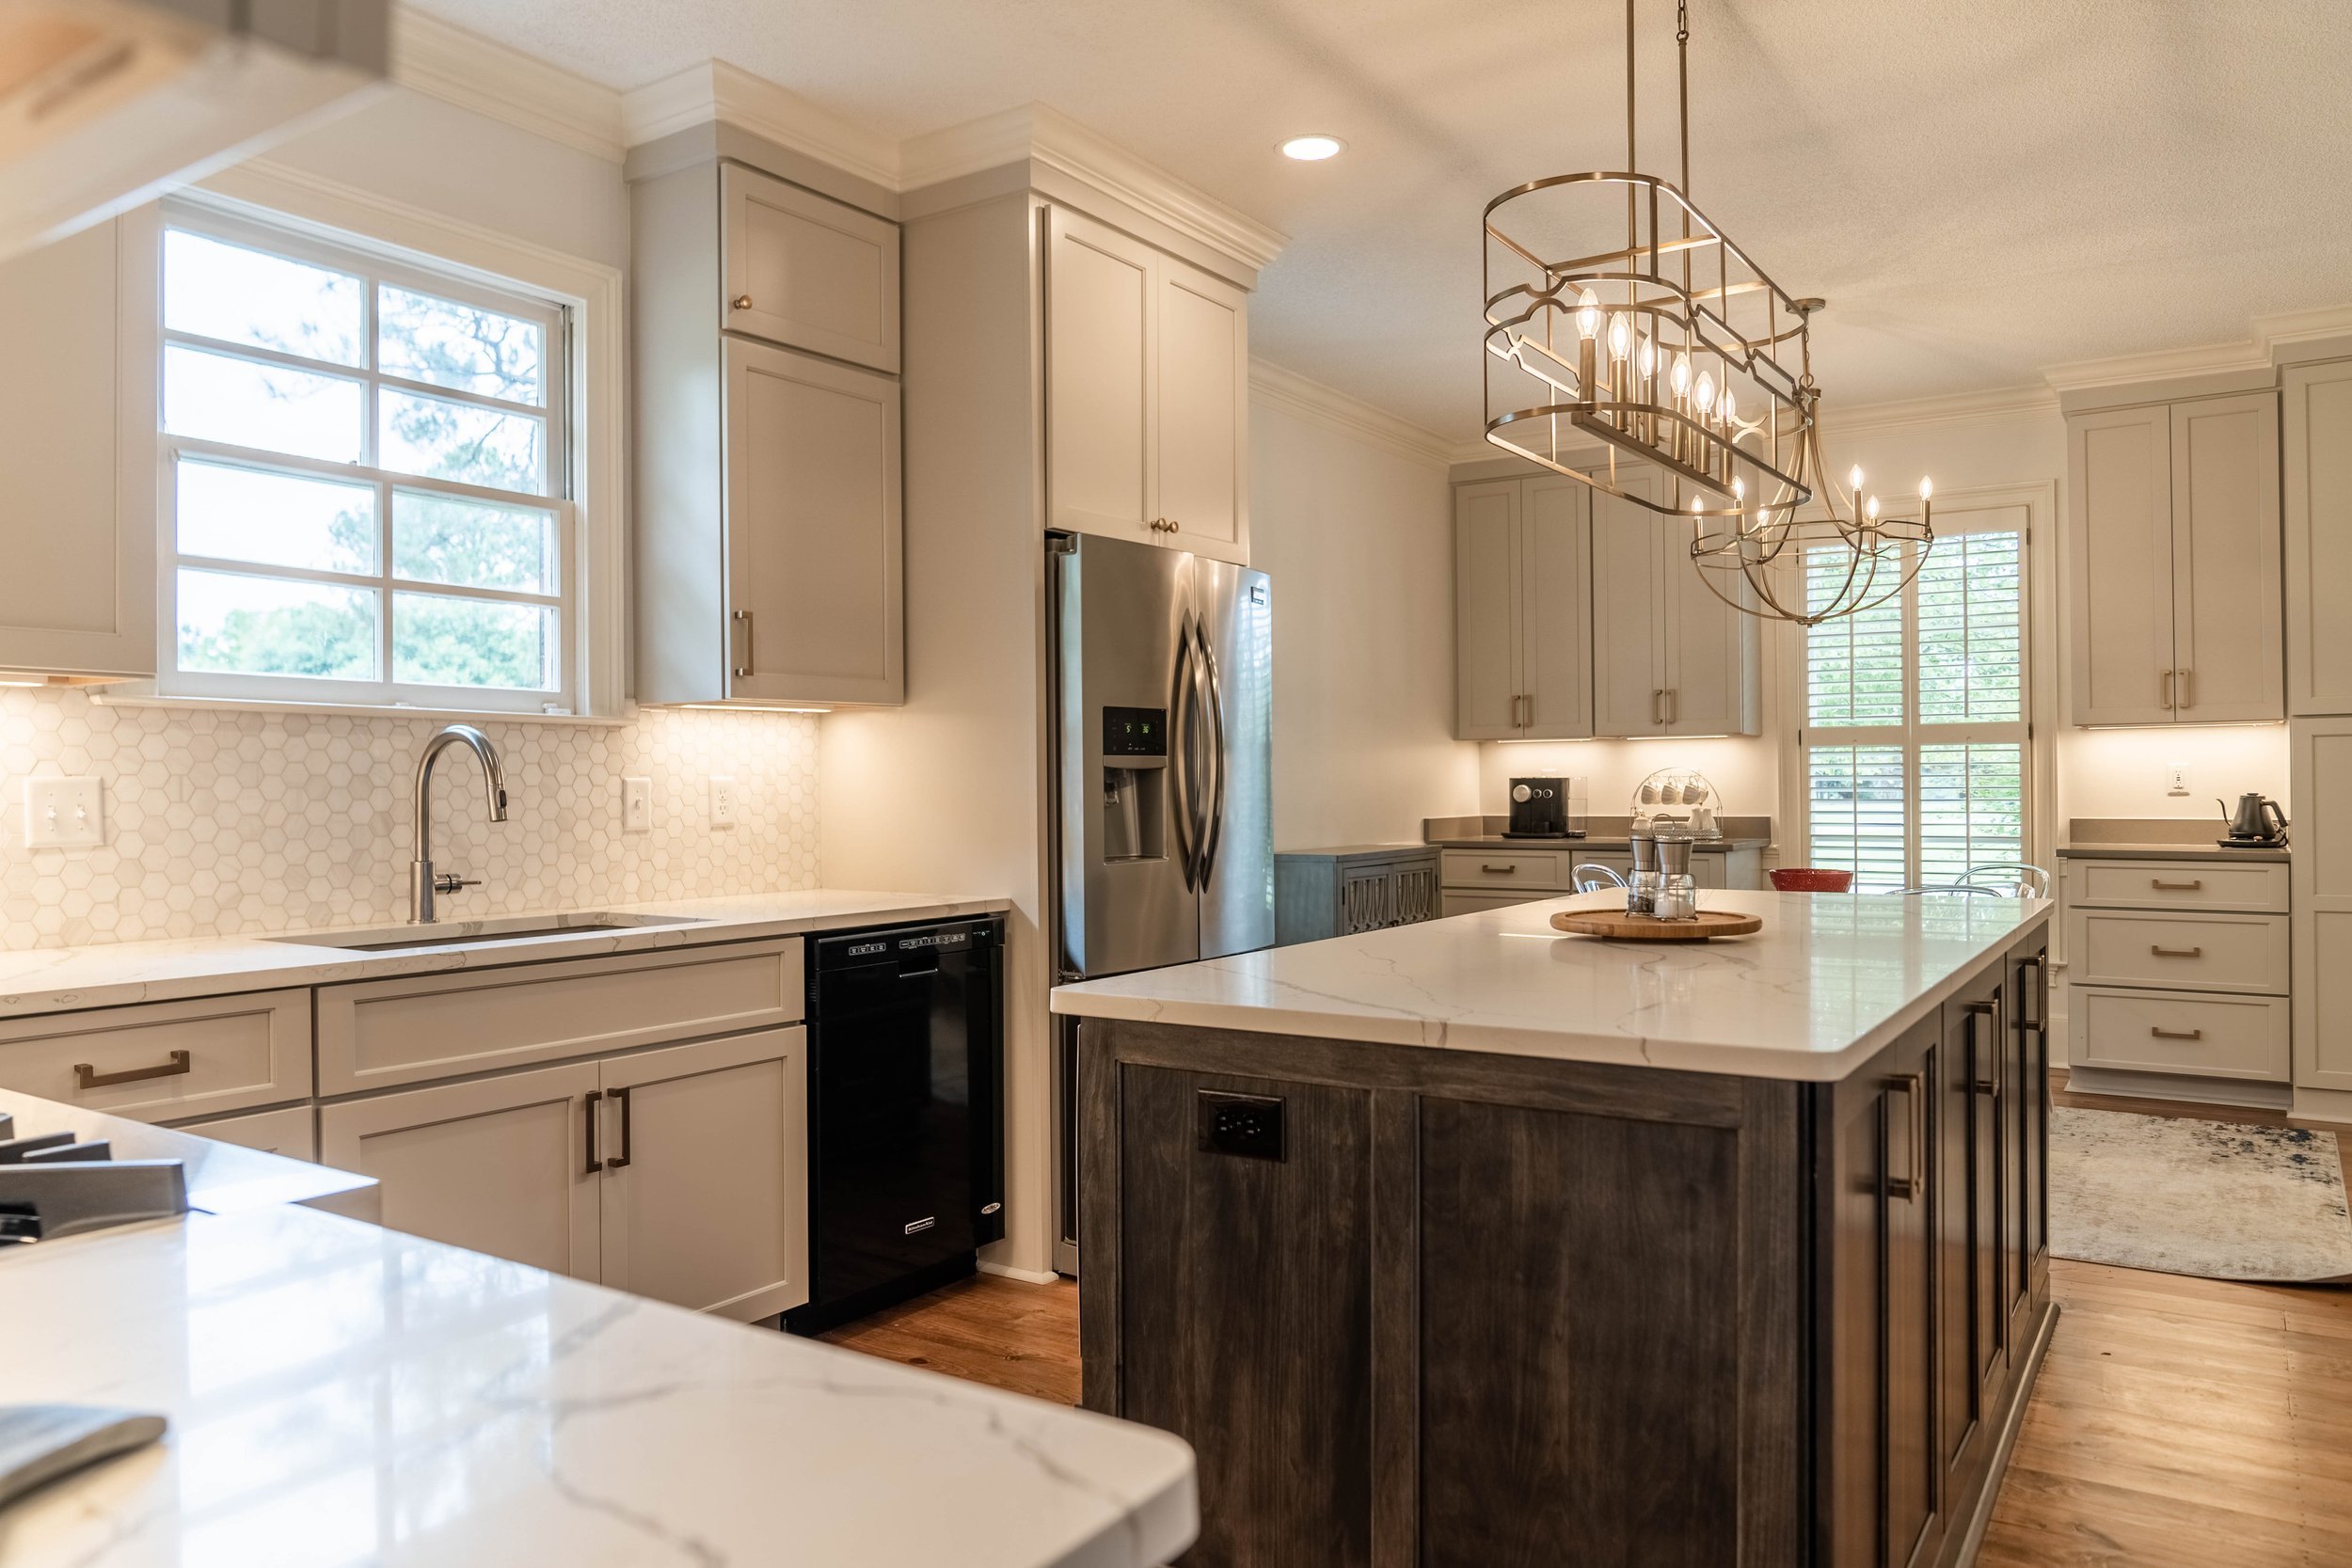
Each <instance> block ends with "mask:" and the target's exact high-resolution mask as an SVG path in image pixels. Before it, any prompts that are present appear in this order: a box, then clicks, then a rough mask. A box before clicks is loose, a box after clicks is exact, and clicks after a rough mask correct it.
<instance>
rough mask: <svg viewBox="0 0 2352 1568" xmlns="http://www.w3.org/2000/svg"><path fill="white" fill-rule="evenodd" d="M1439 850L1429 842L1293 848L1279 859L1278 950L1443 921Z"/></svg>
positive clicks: (1276, 897)
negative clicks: (1398, 927) (1439, 882)
mask: <svg viewBox="0 0 2352 1568" xmlns="http://www.w3.org/2000/svg"><path fill="white" fill-rule="evenodd" d="M1437 918H1438V851H1437V850H1436V849H1434V848H1432V847H1429V846H1427V845H1422V844H1359V845H1349V846H1346V847H1340V848H1331V849H1295V850H1291V849H1286V850H1284V851H1282V852H1281V853H1280V854H1278V855H1276V856H1275V857H1274V942H1275V945H1276V946H1278V947H1288V946H1290V945H1292V944H1293V943H1295V942H1321V941H1323V940H1325V939H1326V938H1327V937H1352V936H1356V935H1358V934H1359V933H1361V932H1364V931H1381V930H1386V929H1387V928H1388V927H1391V926H1411V925H1414V924H1416V923H1418V922H1420V921H1423V920H1435V919H1437Z"/></svg>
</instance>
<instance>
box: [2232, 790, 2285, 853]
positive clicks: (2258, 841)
mask: <svg viewBox="0 0 2352 1568" xmlns="http://www.w3.org/2000/svg"><path fill="white" fill-rule="evenodd" d="M2214 804H2215V805H2217V806H2219V807H2220V808H2221V815H2222V816H2225V817H2227V818H2228V819H2229V823H2230V836H2229V837H2228V838H2227V839H2224V840H2223V841H2222V842H2223V843H2225V844H2242V845H2261V846H2273V845H2280V844H2284V843H2285V842H2286V841H2287V816H2286V813H2284V812H2282V811H2280V809H2279V802H2278V801H2276V800H2272V799H2271V798H2270V797H2269V796H2267V795H2263V794H2260V793H2258V792H2256V791H2253V790H2249V791H2247V792H2246V793H2245V794H2243V795H2241V796H2239V797H2238V798H2237V810H2235V811H2234V812H2233V811H2232V810H2231V809H2230V807H2229V804H2228V802H2226V801H2224V800H2222V799H2221V798H2220V797H2219V796H2216V797H2215V798H2214Z"/></svg>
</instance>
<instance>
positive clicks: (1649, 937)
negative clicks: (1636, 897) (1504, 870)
mask: <svg viewBox="0 0 2352 1568" xmlns="http://www.w3.org/2000/svg"><path fill="white" fill-rule="evenodd" d="M1551 923H1552V925H1553V926H1554V927H1557V928H1558V929H1560V930H1563V931H1571V932H1574V933H1575V934H1576V935H1578V936H1581V937H1616V938H1619V939H1621V940H1624V941H1627V942H1705V941H1707V940H1708V938H1709V937H1743V936H1746V935H1747V934H1748V933H1749V932H1750V931H1760V930H1762V929H1763V928H1764V919H1763V917H1762V916H1761V915H1754V914H1732V913H1730V912H1729V911H1724V910H1701V911H1699V917H1698V918H1697V919H1696V920H1660V919H1658V918H1656V917H1655V916H1652V915H1646V914H1628V913H1626V912H1625V911H1623V910H1563V911H1561V912H1559V913H1558V914H1555V915H1553V916H1552V917H1551Z"/></svg>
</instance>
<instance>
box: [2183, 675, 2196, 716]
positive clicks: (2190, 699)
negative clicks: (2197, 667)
mask: <svg viewBox="0 0 2352 1568" xmlns="http://www.w3.org/2000/svg"><path fill="white" fill-rule="evenodd" d="M2181 705H2182V706H2183V707H2195V706H2196V705H2197V672H2196V671H2194V670H2184V671H2182V672H2181Z"/></svg>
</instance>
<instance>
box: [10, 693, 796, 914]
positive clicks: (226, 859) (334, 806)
mask: <svg viewBox="0 0 2352 1568" xmlns="http://www.w3.org/2000/svg"><path fill="white" fill-rule="evenodd" d="M480 722H481V727H482V728H483V729H484V730H485V731H487V732H488V734H489V736H490V738H491V739H492V740H493V741H495V742H496V743H497V745H498V748H499V752H500V754H501V757H502V759H503V760H504V763H505V768H506V792H507V801H508V811H507V819H506V820H505V821H504V822H502V823H495V824H494V823H492V822H490V821H488V820H487V819H486V818H485V816H484V815H483V803H482V771H481V768H480V767H479V766H478V765H477V764H476V763H475V761H474V759H473V755H472V753H471V752H467V751H465V750H463V749H462V748H458V749H453V750H451V751H448V752H443V753H442V754H441V758H440V761H439V762H438V764H437V766H436V768H435V769H434V781H433V795H434V800H433V838H434V845H433V860H434V864H435V866H436V867H437V869H439V870H442V871H453V872H456V873H457V874H459V875H460V876H464V877H479V878H481V879H482V884H483V885H482V886H480V887H470V888H467V889H466V890H464V891H463V892H462V893H458V894H453V895H449V896H448V898H447V899H446V901H445V903H444V905H443V912H444V914H445V915H446V916H448V917H452V918H462V917H464V916H467V915H488V914H513V913H521V912H525V911H536V910H550V909H582V908H589V907H593V906H595V905H598V904H606V903H629V902H635V901H638V900H644V899H653V898H695V897H706V896H712V895H722V894H731V893H765V892H772V891H779V890H787V889H795V888H808V887H815V886H816V885H817V722H818V721H817V720H816V719H815V718H814V717H811V716H807V715H801V714H784V713H750V712H746V713H722V712H710V711H684V710H677V709H667V708H645V709H641V710H640V711H639V713H638V716H637V718H636V720H635V721H632V722H630V723H628V724H622V725H612V724H606V725H587V724H563V723H544V722H530V723H512V722H509V723H501V722H499V721H496V720H485V721H480ZM439 727H440V723H439V721H434V720H425V719H397V718H389V717H387V718H382V719H376V718H365V719H359V718H349V717H341V716H329V715H319V716H311V715H307V714H285V713H240V712H233V711H226V710H223V711H210V710H187V709H178V708H161V707H108V706H104V705H100V704H98V703H94V702H92V701H91V700H90V699H89V698H88V697H87V696H85V695H84V694H82V693H80V692H76V691H47V690H33V689H8V690H5V691H0V943H4V944H5V945H6V946H8V947H10V948H26V947H56V946H77V945H80V944H83V943H87V942H136V941H142V940H145V939H149V938H153V937H196V936H226V935H231V934H236V933H241V932H247V931H285V930H294V929H300V928H303V927H318V926H349V925H364V924H369V923H373V922H383V921H397V920H405V919H406V918H407V917H408V863H409V861H410V860H411V859H412V858H413V855H414V851H413V849H412V848H411V847H410V844H409V839H410V837H411V832H410V819H411V816H412V815H413V813H412V808H411V804H410V786H411V784H412V781H413V780H414V778H415V774H416V766H417V754H418V752H419V751H420V750H421V748H422V747H423V744H424V740H425V737H426V736H430V735H431V734H432V733H433V732H434V731H435V730H437V729H438V728H439ZM713 774H723V775H726V776H729V777H732V778H733V779H734V780H735V792H736V801H735V825H734V826H733V827H731V828H713V827H711V826H710V802H709V788H708V780H709V778H710V776H711V775H713ZM50 775H63V776H66V777H77V776H94V777H97V778H100V779H103V781H104V783H105V834H106V842H105V844H104V845H103V846H102V847H96V848H83V849H29V848H27V847H25V842H24V810H23V801H24V780H25V779H27V778H32V777H45V776H50ZM627 776H642V777H646V778H650V779H651V780H652V781H653V827H652V830H651V831H650V832H642V833H624V832H622V831H621V780H622V779H623V778H624V777H627Z"/></svg>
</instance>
